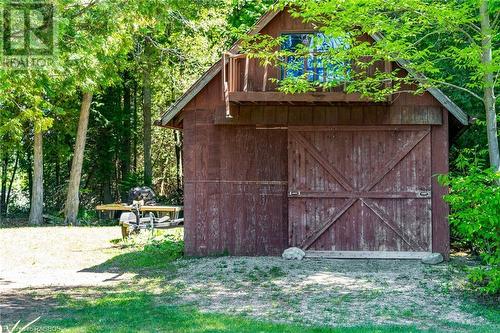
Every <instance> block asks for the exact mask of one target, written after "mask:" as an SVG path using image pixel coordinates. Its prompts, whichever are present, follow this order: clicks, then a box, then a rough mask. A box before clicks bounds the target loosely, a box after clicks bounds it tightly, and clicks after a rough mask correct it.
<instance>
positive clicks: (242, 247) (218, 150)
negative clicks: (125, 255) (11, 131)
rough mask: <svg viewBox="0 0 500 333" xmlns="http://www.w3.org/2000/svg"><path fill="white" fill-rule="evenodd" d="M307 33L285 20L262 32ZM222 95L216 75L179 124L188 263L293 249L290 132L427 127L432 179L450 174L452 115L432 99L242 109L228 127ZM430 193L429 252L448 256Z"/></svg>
mask: <svg viewBox="0 0 500 333" xmlns="http://www.w3.org/2000/svg"><path fill="white" fill-rule="evenodd" d="M307 29H308V27H307V26H304V25H303V24H302V23H300V22H297V21H296V20H291V19H290V18H289V17H288V15H286V14H281V15H278V16H277V17H276V18H275V19H274V20H273V21H272V22H271V23H270V24H269V25H268V26H267V28H266V29H265V30H264V32H265V33H271V32H273V33H274V34H275V35H276V34H278V33H280V32H282V31H294V30H295V31H304V30H307ZM254 70H255V71H258V70H259V68H258V66H254ZM275 74H276V73H275ZM221 87H222V82H221V75H220V74H219V75H217V76H216V77H215V78H214V79H213V80H212V81H211V82H210V83H209V84H208V85H207V86H206V87H205V88H204V89H203V90H202V91H201V92H200V93H199V94H198V95H197V96H196V97H195V98H194V99H193V100H192V101H191V102H190V103H189V104H188V105H187V106H186V107H185V108H184V109H183V111H182V113H181V114H179V115H178V119H177V120H178V121H180V120H181V119H182V126H183V131H184V148H183V149H184V154H183V156H184V176H185V189H184V191H185V193H184V200H185V221H186V222H185V242H186V254H187V255H209V254H221V253H224V252H227V253H230V254H232V255H279V254H280V253H281V252H282V251H283V250H284V249H285V248H287V247H288V245H289V240H288V193H287V190H288V184H287V179H288V157H287V155H288V148H287V145H288V144H287V141H288V139H287V138H288V130H287V127H288V126H289V125H313V126H316V125H388V124H399V125H405V124H428V125H430V126H431V138H430V140H429V141H430V147H427V149H429V150H430V154H431V169H432V174H436V173H444V172H447V170H448V137H447V135H448V113H447V111H444V110H443V109H442V107H441V105H440V104H439V103H438V102H437V101H436V100H435V99H434V98H433V97H432V96H431V95H430V94H428V93H425V94H424V95H422V96H413V95H409V94H401V95H399V96H397V97H396V98H395V99H394V100H393V103H392V104H391V105H381V104H379V105H374V104H372V105H368V104H339V105H335V106H315V107H312V106H253V107H243V106H242V107H241V108H239V109H238V113H237V114H236V116H235V119H234V120H233V121H227V120H225V118H223V117H221V112H223V110H224V102H223V100H222V90H221ZM243 113H245V115H244V116H241V115H242V114H243ZM240 116H241V118H240ZM223 124H226V125H223ZM441 124H442V125H441ZM235 125H237V126H235ZM427 145H429V144H428V143H427ZM424 149H425V148H424ZM422 156H427V155H425V154H422ZM373 158H376V156H374V157H373ZM432 191H433V197H432V210H433V212H432V250H433V251H436V252H442V253H444V254H445V255H446V254H447V252H448V249H449V232H448V223H447V220H446V218H447V206H446V204H444V202H443V201H442V199H441V196H442V194H444V193H446V190H445V189H443V188H442V187H440V186H439V185H438V184H437V182H436V180H435V179H433V180H432ZM426 209H427V208H426Z"/></svg>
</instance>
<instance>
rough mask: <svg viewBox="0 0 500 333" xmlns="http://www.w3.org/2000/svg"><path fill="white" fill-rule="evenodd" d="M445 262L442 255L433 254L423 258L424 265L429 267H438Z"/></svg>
mask: <svg viewBox="0 0 500 333" xmlns="http://www.w3.org/2000/svg"><path fill="white" fill-rule="evenodd" d="M443 261H444V258H443V255H442V254H441V253H431V254H429V255H427V256H425V257H423V258H422V263H424V264H427V265H437V264H440V263H442V262H443Z"/></svg>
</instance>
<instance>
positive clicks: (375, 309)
mask: <svg viewBox="0 0 500 333" xmlns="http://www.w3.org/2000/svg"><path fill="white" fill-rule="evenodd" d="M116 238H119V228H117V227H114V228H70V227H69V228H68V227H61V228H14V229H0V244H1V247H2V252H3V255H2V257H1V260H0V323H1V322H2V321H3V322H7V323H13V322H15V321H17V320H19V319H22V320H23V321H27V320H32V319H34V318H36V317H37V316H40V315H41V316H42V318H51V317H53V316H58V315H60V314H59V312H58V309H62V308H64V307H65V304H67V303H68V300H72V301H74V300H84V301H85V300H92V299H96V298H99V297H101V296H103V297H104V296H106V295H111V294H120V293H124V292H126V293H132V294H133V293H146V294H148V295H152V296H154V299H155V302H156V303H157V304H158V305H174V306H181V307H182V306H185V305H187V306H188V307H190V308H191V307H192V308H193V309H196V310H200V311H202V312H207V313H208V312H209V313H223V314H229V315H241V316H244V317H248V318H256V319H259V320H264V321H273V322H286V323H297V324H304V325H312V326H334V327H344V326H363V325H377V324H379V325H382V326H384V325H409V326H412V327H413V326H415V327H416V328H418V329H424V330H425V329H434V330H437V331H451V332H456V331H470V330H473V329H474V327H478V326H479V327H483V328H484V327H486V328H488V330H487V331H489V329H490V328H491V331H493V332H494V331H500V322H499V319H498V318H500V309H499V307H498V305H492V304H484V303H482V302H481V301H479V300H478V299H476V298H473V297H472V296H470V295H468V294H467V288H466V283H467V281H466V271H465V268H466V267H467V265H469V264H470V262H469V261H468V259H466V258H459V257H454V258H453V259H452V261H451V262H449V263H443V264H440V265H437V266H426V265H423V264H421V263H420V262H419V261H411V260H319V259H306V260H303V261H287V260H284V259H282V258H279V257H259V258H250V257H217V258H197V259H181V260H177V261H174V262H172V263H171V264H169V265H168V268H167V267H163V266H161V265H160V266H156V267H155V268H154V269H149V270H148V269H145V270H137V269H131V268H130V269H128V267H127V266H125V267H123V265H122V266H120V267H118V266H116V267H114V266H113V263H115V262H116V258H117V257H118V256H120V255H126V254H127V253H130V249H122V248H120V247H117V246H115V245H114V244H113V243H111V242H110V241H111V240H113V239H116ZM164 266H165V265H164ZM96 267H99V269H96Z"/></svg>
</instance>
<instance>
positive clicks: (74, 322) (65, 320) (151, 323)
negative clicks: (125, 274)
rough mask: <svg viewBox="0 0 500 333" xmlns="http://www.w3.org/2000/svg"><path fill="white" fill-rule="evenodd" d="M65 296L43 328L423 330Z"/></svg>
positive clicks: (130, 295) (130, 298)
mask: <svg viewBox="0 0 500 333" xmlns="http://www.w3.org/2000/svg"><path fill="white" fill-rule="evenodd" d="M64 298H65V297H61V305H60V308H58V309H57V311H55V313H54V314H53V315H55V316H57V317H59V318H58V319H44V320H42V321H41V322H39V323H37V325H36V326H37V328H38V329H40V330H41V331H43V330H47V331H50V330H51V329H54V328H56V329H57V330H58V331H61V332H249V333H250V332H252V333H254V332H291V333H295V332H296V333H301V332H317V333H320V332H353V333H354V332H419V331H420V330H418V329H416V328H415V327H411V326H393V325H386V326H364V327H343V328H336V329H333V328H327V327H308V326H302V325H294V324H284V323H269V322H264V321H258V320H252V319H250V318H248V317H244V316H228V315H220V314H206V313H200V312H199V311H197V310H196V309H193V308H189V307H179V306H169V305H158V304H155V299H154V297H153V296H152V295H150V294H148V293H146V292H123V293H116V294H112V295H107V296H104V297H98V298H97V299H94V300H85V301H81V300H80V301H78V300H73V299H70V298H67V299H64Z"/></svg>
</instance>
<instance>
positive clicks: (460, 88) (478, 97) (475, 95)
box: [430, 80, 483, 102]
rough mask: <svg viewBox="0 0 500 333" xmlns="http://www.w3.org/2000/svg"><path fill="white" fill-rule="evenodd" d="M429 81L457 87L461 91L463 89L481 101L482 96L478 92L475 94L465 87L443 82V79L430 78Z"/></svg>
mask: <svg viewBox="0 0 500 333" xmlns="http://www.w3.org/2000/svg"><path fill="white" fill-rule="evenodd" d="M430 82H433V83H436V84H438V85H439V84H441V85H443V86H448V87H450V88H454V89H458V90H461V91H465V92H466V93H468V94H470V95H471V96H473V97H475V98H477V99H478V100H480V101H481V102H483V98H482V97H481V96H479V95H478V94H476V93H475V92H473V91H471V90H469V89H467V88H464V87H460V86H457V85H455V84H453V83H449V82H445V81H437V80H430Z"/></svg>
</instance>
